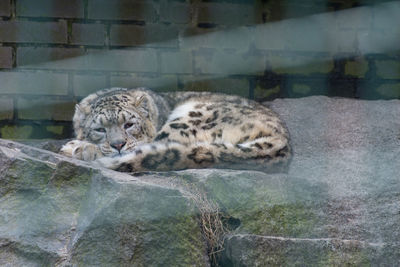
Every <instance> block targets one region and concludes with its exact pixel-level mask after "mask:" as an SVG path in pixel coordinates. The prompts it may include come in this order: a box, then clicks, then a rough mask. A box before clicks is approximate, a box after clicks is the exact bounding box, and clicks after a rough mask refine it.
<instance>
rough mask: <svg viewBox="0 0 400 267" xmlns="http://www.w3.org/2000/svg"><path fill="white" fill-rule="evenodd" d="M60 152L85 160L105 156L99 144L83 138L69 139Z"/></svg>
mask: <svg viewBox="0 0 400 267" xmlns="http://www.w3.org/2000/svg"><path fill="white" fill-rule="evenodd" d="M60 154H62V155H65V156H67V157H71V158H75V159H80V160H85V161H93V160H95V159H97V158H101V157H103V154H102V153H101V150H100V148H99V147H98V146H97V145H95V144H92V143H89V142H86V141H81V140H72V141H69V142H68V143H66V144H65V145H63V147H62V148H61V150H60Z"/></svg>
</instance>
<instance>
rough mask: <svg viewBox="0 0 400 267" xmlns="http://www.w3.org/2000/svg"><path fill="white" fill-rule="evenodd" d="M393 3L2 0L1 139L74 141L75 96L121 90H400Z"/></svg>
mask: <svg viewBox="0 0 400 267" xmlns="http://www.w3.org/2000/svg"><path fill="white" fill-rule="evenodd" d="M382 2H385V1H373V0H362V1H355V0H349V1H347V0H327V1H324V0H305V1H294V0H286V1H284V0H279V1H278V0H268V1H267V0H253V1H251V0H250V1H245V0H220V1H217V0H212V1H210V0H208V1H201V0H191V1H189V0H186V1H185V0H147V1H144V0H142V1H138V0H113V1H111V0H68V1H66V0H35V1H32V0H0V136H1V137H2V138H65V137H70V136H71V134H72V129H71V123H70V120H71V117H72V114H73V110H74V104H75V103H76V102H77V101H79V100H80V99H82V97H84V96H85V95H87V94H89V93H92V92H94V91H96V90H98V89H100V88H105V87H111V86H119V87H136V86H146V87H150V88H152V89H154V90H157V91H166V90H207V91H218V92H225V93H231V94H238V95H242V96H245V97H250V98H254V99H256V100H259V101H263V100H270V99H273V98H276V97H301V96H308V95H314V94H324V95H330V96H345V97H358V98H365V99H380V98H383V99H389V98H399V97H400V60H399V59H400V57H399V53H398V51H399V49H398V48H397V50H396V49H393V45H391V43H394V42H396V41H398V40H399V38H398V37H397V36H400V32H399V30H398V29H400V27H399V26H400V25H396V24H395V23H393V21H392V20H390V18H391V17H390V14H389V15H388V14H387V13H385V14H383V15H382V14H380V13H379V12H383V11H382V9H380V8H376V9H373V8H369V7H372V6H373V5H374V4H381V3H382ZM359 6H365V7H367V9H362V8H361V9H360V11H357V10H359V9H353V8H355V7H359ZM368 8H369V9H368ZM341 10H344V11H351V12H353V11H355V13H352V15H351V16H348V15H346V14H347V13H345V12H344V13H343V12H335V11H341ZM384 11H385V12H386V11H387V10H384ZM357 12H359V13H360V14H358V13H357ZM391 12H393V14H392V15H393V16H396V14H397V15H400V10H396V9H391ZM396 12H397V13H396ZM325 14H327V15H325ZM327 18H328V19H329V23H328V22H326V21H328V19H327ZM385 20H386V21H385ZM310 21H311V22H310ZM324 23H325V24H324ZM303 24H304V25H303ZM328 24H329V25H328ZM303 26H306V28H304V27H303ZM297 27H298V28H297ZM296 29H299V30H296ZM332 36H333V37H332ZM363 38H364V39H363ZM365 38H370V39H368V40H367V41H366V42H362V43H361V44H360V40H366V39H365ZM336 39H340V41H337V40H336ZM382 40H384V41H382ZM385 40H388V41H385ZM364 43H366V44H367V46H368V45H369V46H368V47H366V48H365V47H363V44H364ZM310 44H312V45H311V46H310ZM385 45H387V47H385ZM363 49H365V51H367V52H368V53H363V51H364V50H363Z"/></svg>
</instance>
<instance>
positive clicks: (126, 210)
mask: <svg viewBox="0 0 400 267" xmlns="http://www.w3.org/2000/svg"><path fill="white" fill-rule="evenodd" d="M267 104H268V105H269V106H271V107H272V108H273V109H274V110H275V111H277V112H278V113H279V114H280V115H281V117H282V119H283V120H284V121H285V122H286V124H287V126H288V128H289V131H290V133H291V140H292V141H291V142H292V147H293V150H294V156H293V160H292V162H291V165H290V168H289V171H288V172H287V173H276V174H265V173H262V172H254V171H233V170H215V169H206V170H185V171H179V172H167V173H153V174H144V175H141V176H135V177H132V176H129V175H127V174H122V173H117V172H113V171H108V170H102V169H98V168H96V167H95V168H92V167H91V166H90V165H89V164H86V163H83V162H79V161H73V160H70V159H65V158H63V157H62V156H59V155H55V154H52V153H50V152H44V151H42V150H38V149H35V148H32V147H27V146H22V145H19V144H16V143H11V142H7V141H1V142H0V147H1V150H0V166H1V167H0V168H1V170H0V183H1V189H0V205H1V207H0V241H1V244H2V246H1V248H0V265H7V264H9V266H14V265H24V266H29V265H31V266H43V265H60V266H62V265H73V266H74V265H76V266H171V265H172V266H188V265H190V266H203V265H207V264H208V261H207V259H206V252H205V250H206V248H205V245H204V241H203V239H202V237H201V231H200V226H199V223H198V220H197V219H198V217H199V216H198V211H197V210H198V208H199V206H198V204H199V203H196V201H193V199H195V198H192V197H191V194H193V191H194V193H195V194H196V193H198V192H204V194H206V196H207V198H208V199H210V200H211V201H215V202H216V203H217V204H218V206H219V209H220V210H221V211H222V213H223V214H224V216H225V218H224V223H225V225H226V227H227V228H229V229H230V230H231V231H230V233H229V234H228V235H227V236H226V238H225V246H224V247H225V249H224V250H223V252H222V253H221V257H220V265H222V266H293V265H295V266H296V265H298V266H342V265H350V266H365V265H373V266H399V265H400V250H399V247H400V242H399V240H400V174H399V170H400V157H399V155H400V153H399V152H400V140H399V134H400V120H399V119H400V101H397V100H391V101H359V100H350V99H333V98H327V97H309V98H303V99H282V100H275V101H273V102H271V103H267ZM17 150H19V151H20V152H18V151H17ZM193 189H194V190H193Z"/></svg>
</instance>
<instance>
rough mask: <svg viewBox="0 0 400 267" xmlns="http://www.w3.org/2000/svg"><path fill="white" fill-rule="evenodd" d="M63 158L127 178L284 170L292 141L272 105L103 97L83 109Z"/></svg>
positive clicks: (107, 93)
mask: <svg viewBox="0 0 400 267" xmlns="http://www.w3.org/2000/svg"><path fill="white" fill-rule="evenodd" d="M73 126H74V130H75V134H76V139H77V140H73V141H70V142H68V143H67V144H65V145H64V146H63V147H62V149H61V153H62V154H64V155H67V156H70V157H73V158H77V159H81V160H86V161H93V160H96V162H97V163H98V164H100V165H102V166H104V167H107V168H111V169H115V170H119V171H128V172H137V171H150V170H151V171H166V170H180V169H187V168H206V167H214V168H215V167H216V168H230V169H253V170H254V169H255V170H262V171H266V172H275V171H281V170H282V166H283V168H285V166H286V165H287V163H288V161H289V159H290V156H291V151H290V146H289V135H288V131H287V130H286V128H285V127H284V126H283V124H282V122H281V121H280V119H279V118H278V117H277V115H276V114H275V113H274V112H272V111H271V110H270V109H268V108H267V107H265V106H263V105H261V104H259V103H257V102H254V101H252V100H249V99H245V98H241V97H238V96H232V95H224V94H216V93H208V92H171V93H164V94H156V93H154V92H152V91H150V90H147V89H145V88H136V89H125V88H111V89H104V90H101V91H98V92H96V93H94V94H91V95H89V96H87V97H86V98H84V99H83V100H82V101H81V102H80V103H79V104H77V105H76V110H75V114H74V117H73Z"/></svg>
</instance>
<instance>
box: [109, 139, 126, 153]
mask: <svg viewBox="0 0 400 267" xmlns="http://www.w3.org/2000/svg"><path fill="white" fill-rule="evenodd" d="M125 144H126V142H125V141H122V140H119V141H116V142H113V143H111V144H110V145H111V146H112V147H113V148H115V149H116V150H118V152H120V151H121V149H122V148H123V147H124V145H125Z"/></svg>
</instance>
